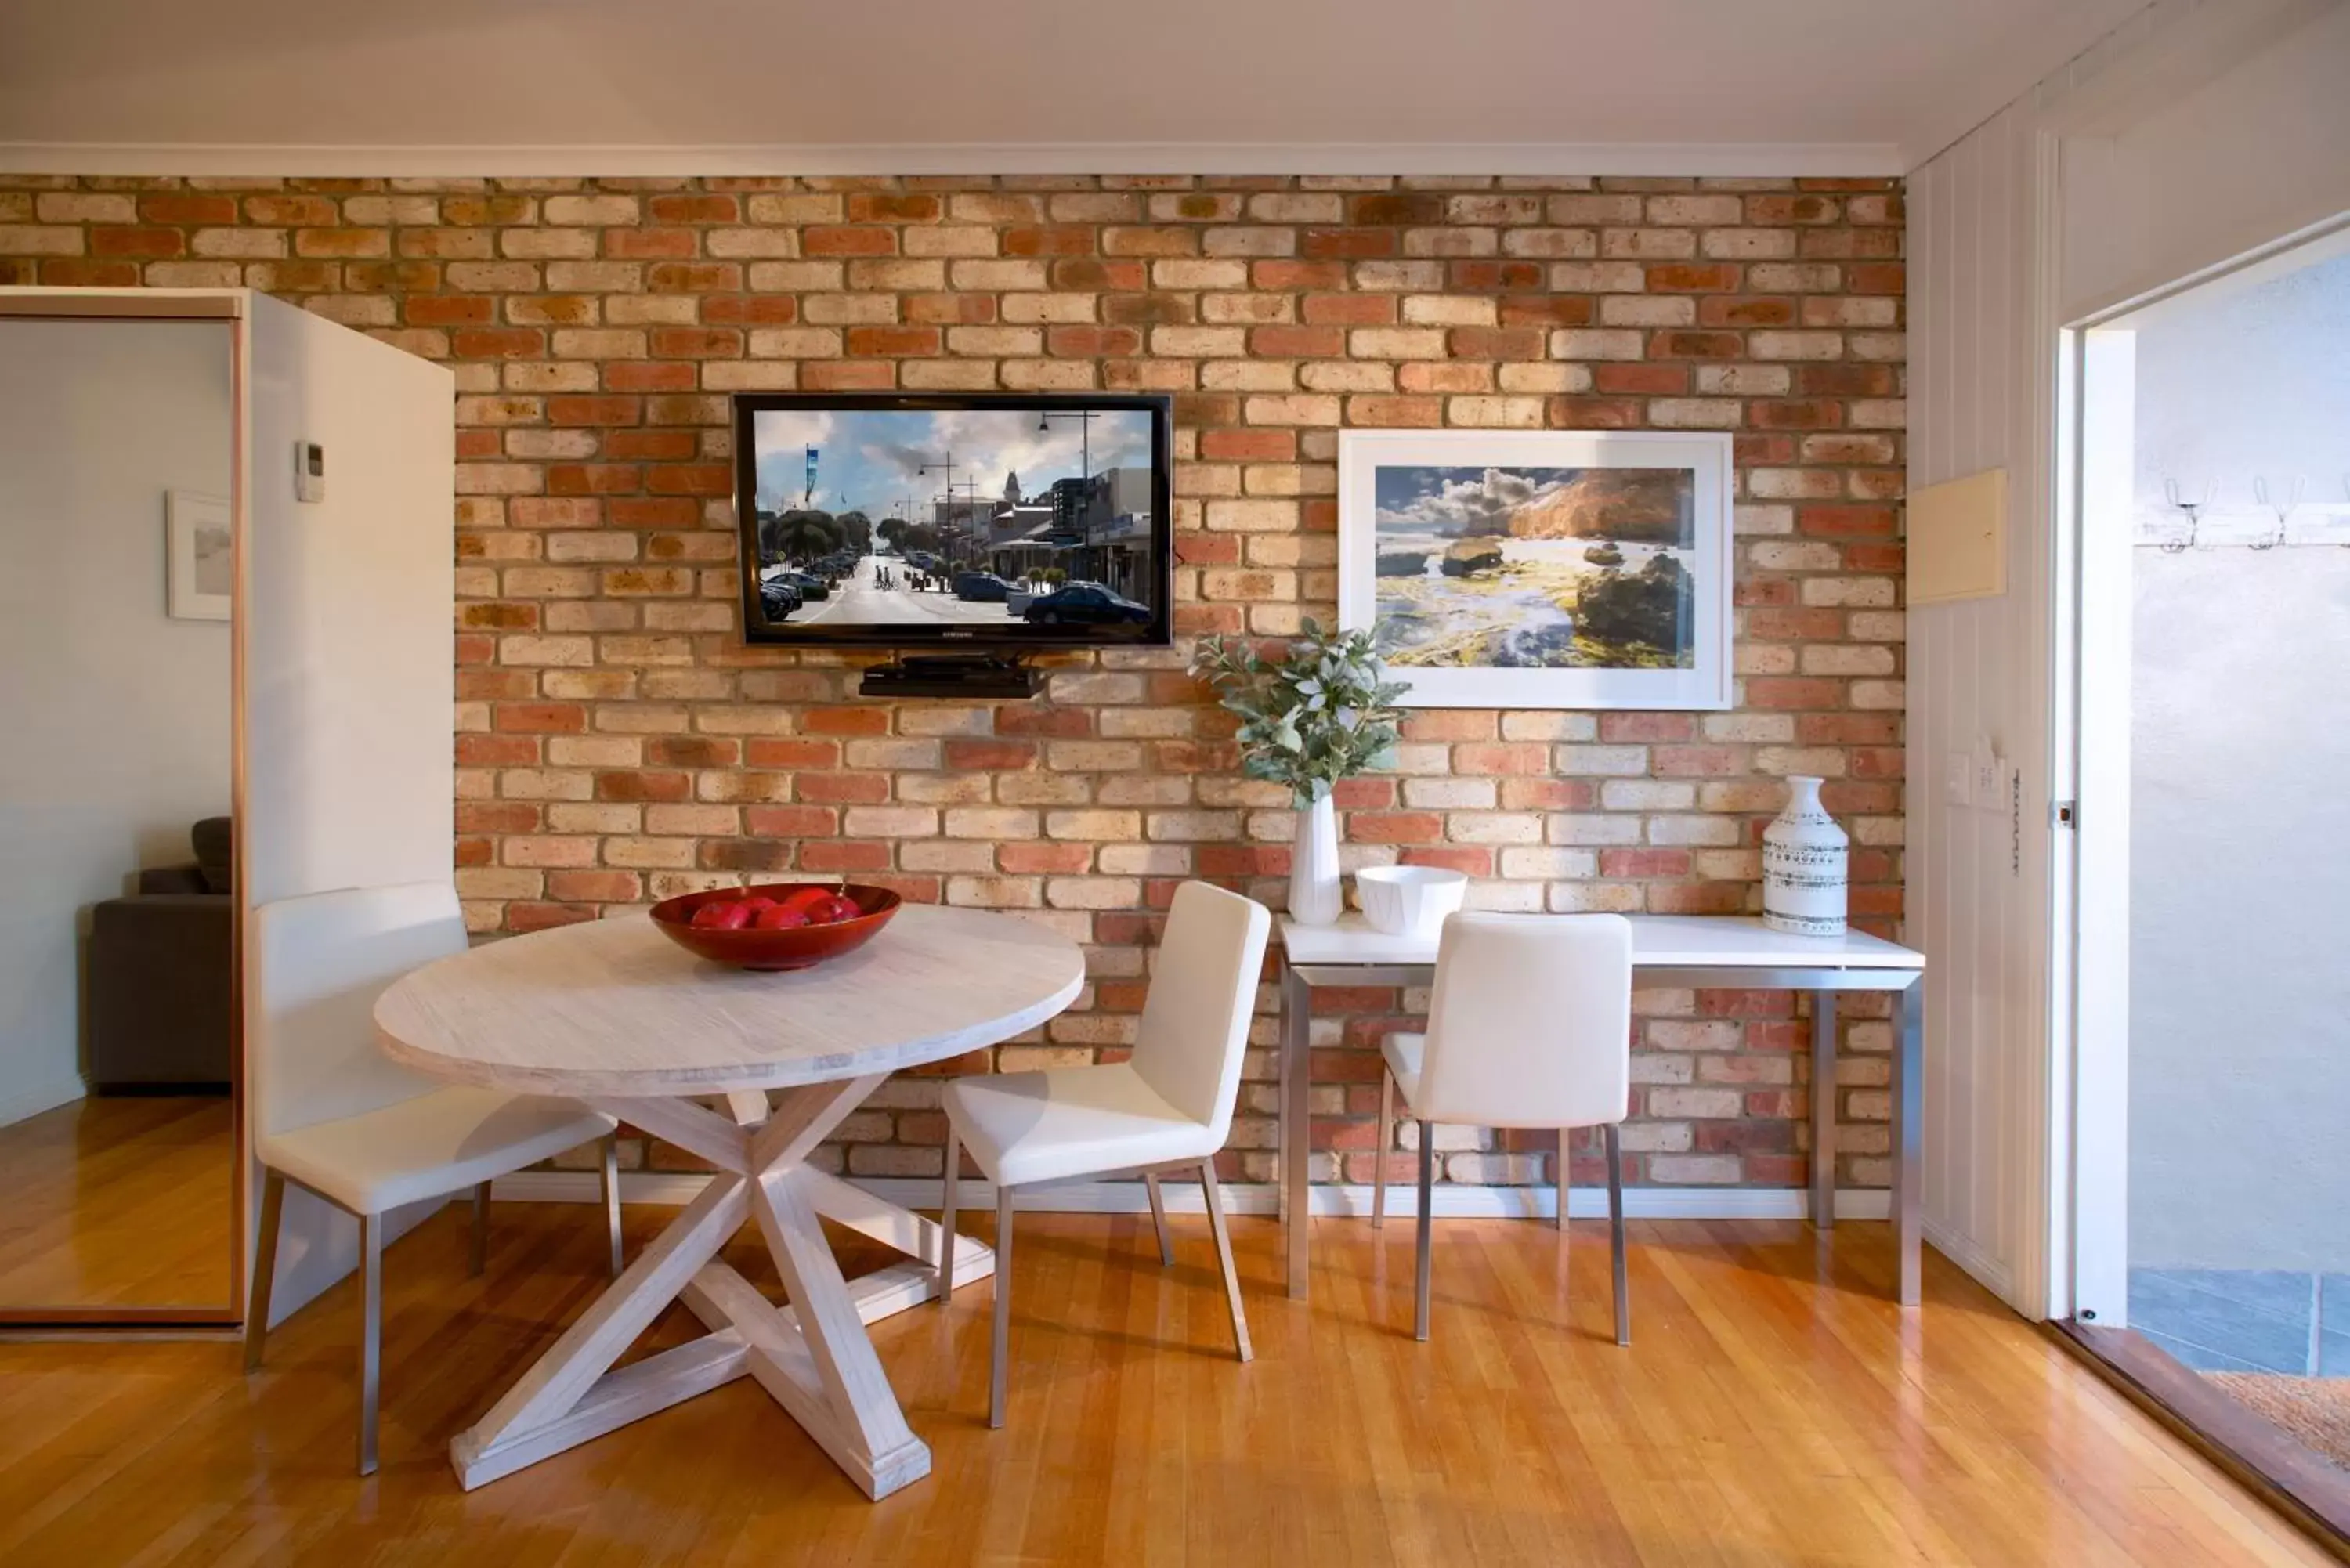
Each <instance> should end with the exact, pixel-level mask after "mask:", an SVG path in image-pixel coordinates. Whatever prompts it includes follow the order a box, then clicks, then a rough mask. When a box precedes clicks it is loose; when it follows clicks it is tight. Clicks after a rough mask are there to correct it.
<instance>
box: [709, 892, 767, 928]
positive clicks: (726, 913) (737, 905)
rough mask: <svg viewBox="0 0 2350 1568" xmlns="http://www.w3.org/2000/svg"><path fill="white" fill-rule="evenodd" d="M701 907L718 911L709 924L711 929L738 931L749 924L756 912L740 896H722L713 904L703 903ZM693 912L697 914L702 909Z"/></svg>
mask: <svg viewBox="0 0 2350 1568" xmlns="http://www.w3.org/2000/svg"><path fill="white" fill-rule="evenodd" d="M702 909H715V910H717V911H718V918H717V919H714V920H712V921H711V922H710V925H711V928H712V929H715V930H721V931H739V930H741V929H743V928H744V927H745V926H747V925H749V924H750V923H751V921H752V919H754V917H755V916H756V915H757V914H758V911H757V910H756V909H750V908H748V907H747V906H746V905H745V904H744V902H743V900H742V899H740V898H722V899H721V900H719V901H718V902H717V903H715V904H705V905H703V906H702ZM694 913H695V914H696V915H699V914H701V913H702V910H701V909H696V910H695V911H694Z"/></svg>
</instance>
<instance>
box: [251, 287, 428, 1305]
mask: <svg viewBox="0 0 2350 1568" xmlns="http://www.w3.org/2000/svg"><path fill="white" fill-rule="evenodd" d="M248 307H249V309H250V310H251V312H252V315H251V320H250V327H249V330H250V334H251V337H250V343H251V350H250V352H251V360H250V366H251V378H252V386H251V394H250V404H249V407H250V417H251V425H250V429H251V448H250V452H251V456H250V462H251V469H250V472H249V487H250V488H249V492H248V498H249V499H248V508H249V509H248V517H247V533H246V574H247V575H246V580H245V606H246V616H245V620H244V637H245V669H244V731H245V820H246V823H247V824H248V826H247V829H246V832H245V834H244V841H243V855H244V877H245V881H244V888H245V893H246V898H247V901H248V904H249V905H259V904H263V903H267V902H270V901H272V900H275V899H278V898H293V897H296V896H297V895H299V894H304V893H318V892H326V891H329V890H332V889H334V888H359V887H373V886H381V885H385V884H389V883H396V882H412V881H421V880H425V879H429V878H432V877H448V876H450V875H451V874H452V858H451V857H452V842H453V839H454V836H455V832H456V818H455V812H456V807H455V804H454V803H455V794H456V790H455V763H454V759H453V752H452V743H451V741H450V736H451V734H452V732H453V727H454V723H455V704H456V674H455V641H454V632H453V610H452V607H453V606H454V604H455V603H456V539H455V527H456V524H455V513H454V503H453V501H452V497H453V495H454V494H455V488H456V474H455V464H456V424H455V415H454V406H453V399H454V397H455V379H454V378H453V377H452V376H451V375H450V373H449V372H448V371H447V370H446V369H442V367H440V366H438V365H433V364H431V363H428V362H427V361H425V360H422V359H419V358H413V357H412V356H411V355H408V354H404V353H402V352H400V350H398V349H396V348H390V347H388V346H387V345H385V344H381V343H378V342H376V341H375V340H374V339H373V338H370V337H362V336H361V335H359V333H356V332H353V331H350V330H349V329H348V328H347V327H338V326H337V325H335V324H334V323H333V322H330V321H327V320H324V319H322V318H321V317H315V316H311V315H309V314H307V313H306V312H304V311H301V310H297V309H296V308H294V307H293V306H287V305H282V304H280V303H278V302H277V301H276V300H273V299H270V298H268V297H266V296H259V295H256V296H251V298H250V300H249V302H248ZM296 441H318V442H320V443H322V444H323V445H324V446H325V448H326V461H327V497H326V499H325V500H324V501H323V502H319V503H316V504H305V503H301V502H298V501H296V499H295V496H294V467H293V451H294V443H295V442H296ZM247 929H248V931H249V930H250V927H249V926H248V928H247ZM246 951H247V952H248V953H250V952H251V951H252V947H251V944H250V943H249V942H248V944H247V947H246ZM245 1001H246V1006H247V1008H248V1009H250V1008H252V1007H253V1006H255V1002H256V999H255V996H254V994H253V991H252V988H250V987H248V988H247V990H246V998H245ZM255 1104H256V1106H258V1104H259V1101H258V1099H257V1098H256V1101H255ZM255 1185H256V1189H257V1187H258V1184H257V1183H256V1184H255ZM407 1218H408V1219H409V1220H413V1218H414V1215H412V1214H411V1215H410V1216H408V1217H407ZM285 1226H286V1229H285V1232H284V1237H283V1240H282V1241H281V1242H280V1244H279V1251H278V1273H277V1283H276V1294H275V1296H274V1297H273V1299H272V1302H271V1310H272V1314H273V1316H274V1317H275V1318H277V1319H283V1318H284V1317H285V1316H286V1314H289V1313H291V1312H293V1311H294V1310H295V1309H296V1308H297V1307H299V1306H300V1305H301V1304H302V1303H305V1302H307V1301H308V1300H310V1299H311V1297H313V1296H315V1295H316V1294H317V1293H318V1292H319V1291H322V1290H324V1289H325V1288H326V1287H327V1286H328V1285H329V1284H332V1283H333V1282H335V1281H336V1280H338V1279H339V1278H341V1277H342V1276H343V1275H344V1274H346V1273H348V1272H350V1269H351V1266H352V1263H353V1262H354V1261H355V1260H356V1258H357V1256H358V1226H357V1225H356V1223H355V1222H354V1221H352V1220H349V1219H348V1217H346V1216H344V1215H342V1214H340V1213H339V1212H338V1211H335V1210H330V1209H328V1207H327V1206H326V1205H324V1204H322V1203H320V1202H318V1200H317V1199H313V1198H311V1197H310V1196H309V1195H308V1194H307V1193H304V1192H300V1191H296V1190H289V1191H288V1192H287V1193H286V1218H285ZM397 1231H398V1227H397V1225H395V1227H394V1233H395V1234H396V1233H397ZM248 1255H250V1254H248Z"/></svg>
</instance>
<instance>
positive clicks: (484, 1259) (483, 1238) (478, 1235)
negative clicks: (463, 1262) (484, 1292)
mask: <svg viewBox="0 0 2350 1568" xmlns="http://www.w3.org/2000/svg"><path fill="white" fill-rule="evenodd" d="M489 1262H490V1184H489V1183H488V1182H486V1181H477V1182H475V1183H474V1184H473V1259H472V1262H471V1263H470V1264H469V1266H468V1267H467V1269H466V1272H468V1273H470V1274H472V1275H473V1277H474V1278H476V1279H479V1278H480V1277H481V1273H482V1271H483V1270H484V1269H485V1268H487V1267H489Z"/></svg>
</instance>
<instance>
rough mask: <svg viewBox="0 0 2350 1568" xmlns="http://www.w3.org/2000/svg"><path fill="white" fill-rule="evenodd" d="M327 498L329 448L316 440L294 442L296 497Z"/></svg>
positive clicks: (299, 498) (316, 499)
mask: <svg viewBox="0 0 2350 1568" xmlns="http://www.w3.org/2000/svg"><path fill="white" fill-rule="evenodd" d="M326 498H327V449H326V448H325V447H323V446H320V445H319V444H318V443H317V441H296V442H295V443H294V499H295V500H296V501H324V500H325V499H326Z"/></svg>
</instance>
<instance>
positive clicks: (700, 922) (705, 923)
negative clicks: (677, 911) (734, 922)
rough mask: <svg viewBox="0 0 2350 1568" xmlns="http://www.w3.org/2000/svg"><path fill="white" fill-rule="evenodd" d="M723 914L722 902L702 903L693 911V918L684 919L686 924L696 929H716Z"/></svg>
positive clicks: (724, 909)
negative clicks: (700, 906)
mask: <svg viewBox="0 0 2350 1568" xmlns="http://www.w3.org/2000/svg"><path fill="white" fill-rule="evenodd" d="M725 914H726V906H725V905H723V904H704V905H702V908H700V909H696V910H694V911H693V918H692V919H690V920H688V921H686V924H687V925H689V926H691V927H693V928H694V929H697V930H703V931H707V930H712V929H716V927H717V925H718V922H719V921H720V920H721V919H723V918H724V917H725Z"/></svg>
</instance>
